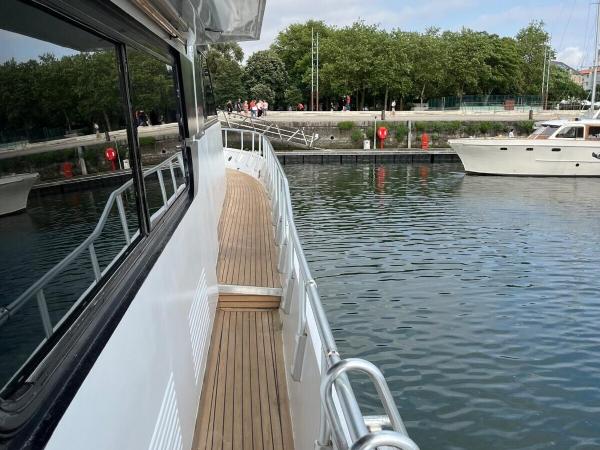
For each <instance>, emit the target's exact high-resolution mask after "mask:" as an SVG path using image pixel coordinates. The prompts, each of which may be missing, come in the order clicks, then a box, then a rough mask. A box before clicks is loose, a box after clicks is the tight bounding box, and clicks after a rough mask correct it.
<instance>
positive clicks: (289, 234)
mask: <svg viewBox="0 0 600 450" xmlns="http://www.w3.org/2000/svg"><path fill="white" fill-rule="evenodd" d="M234 133H235V134H243V133H247V134H248V136H247V139H248V140H250V139H251V142H252V144H251V149H250V150H248V152H252V153H255V154H257V155H260V156H261V157H262V158H264V162H265V165H266V168H265V173H264V183H265V186H266V189H267V192H268V193H269V195H270V197H271V202H272V210H273V224H274V226H275V240H276V244H277V246H278V247H279V258H278V264H277V268H278V270H279V272H280V273H281V274H282V278H283V283H282V284H283V287H284V294H283V299H282V304H281V309H282V311H283V312H284V313H285V314H289V313H290V310H291V306H292V303H294V302H297V303H298V307H299V314H298V325H297V331H296V348H295V352H294V356H293V358H292V362H291V367H290V374H291V377H292V379H293V380H294V381H299V380H300V377H301V373H302V366H303V364H304V353H305V349H306V345H307V340H308V328H307V327H308V324H307V313H308V311H307V308H308V306H309V305H310V309H311V310H312V313H313V315H314V318H315V321H316V325H317V329H318V334H319V337H320V340H321V344H322V347H321V355H320V356H321V358H322V359H323V362H324V364H323V365H322V366H321V367H322V368H321V407H322V411H321V426H320V428H321V429H320V432H319V438H318V441H317V446H318V448H321V449H326V448H331V444H332V443H333V444H334V446H335V448H336V449H340V450H342V449H351V450H359V449H360V450H370V449H375V448H377V447H379V446H388V447H392V448H397V449H402V450H418V448H419V447H418V446H417V445H416V444H415V443H414V442H413V441H412V440H411V439H410V438H409V437H408V435H407V433H406V428H405V427H404V424H403V422H402V418H401V417H400V414H399V412H398V409H397V408H396V405H395V403H394V399H393V396H392V394H391V392H390V390H389V387H388V385H387V382H386V381H385V378H384V377H383V374H382V373H381V371H380V370H379V369H378V368H377V367H375V366H374V365H373V364H371V363H369V362H367V361H364V360H360V359H342V358H341V357H340V354H339V353H338V349H337V346H336V343H335V339H334V337H333V334H332V332H331V328H330V326H329V322H328V320H327V317H326V314H325V311H324V309H323V305H322V304H321V299H320V297H319V292H318V289H317V283H316V282H315V280H314V279H313V277H312V275H311V273H310V269H309V267H308V263H307V261H306V257H305V255H304V251H303V249H302V245H301V243H300V238H299V236H298V231H297V229H296V225H295V223H294V217H293V208H292V202H291V198H290V194H289V184H288V180H287V177H286V176H285V173H284V171H283V168H282V166H281V164H280V162H279V160H278V159H277V156H276V155H275V151H274V150H273V147H272V145H271V143H270V142H269V139H268V138H266V137H265V135H263V134H259V133H256V132H247V131H242V130H237V129H228V128H224V129H223V139H224V143H225V146H226V147H228V144H229V142H231V139H229V138H230V134H234ZM255 141H256V142H255ZM239 143H240V144H241V145H240V147H239V148H238V150H244V147H243V137H242V136H240V139H239ZM228 148H232V149H234V148H233V147H228ZM350 371H358V372H363V373H366V374H367V375H368V376H369V378H370V380H371V381H372V382H373V385H374V387H375V389H376V391H377V393H378V396H379V399H380V400H381V403H382V406H383V409H384V410H385V412H386V414H387V418H388V419H389V422H390V424H391V426H392V428H393V431H387V430H383V431H375V432H369V430H368V428H367V425H366V423H365V416H363V414H362V412H361V410H360V407H359V405H358V401H357V400H356V397H355V395H354V392H353V390H352V387H351V385H350V381H349V379H348V377H347V373H348V372H350Z"/></svg>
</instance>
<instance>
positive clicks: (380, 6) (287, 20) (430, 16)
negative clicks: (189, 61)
mask: <svg viewBox="0 0 600 450" xmlns="http://www.w3.org/2000/svg"><path fill="white" fill-rule="evenodd" d="M399 3H400V2H397V1H393V0H371V1H369V2H365V1H363V0H344V1H343V2H341V1H340V0H305V1H303V0H270V1H269V0H267V7H266V10H265V17H264V20H263V29H262V33H261V39H260V40H259V41H254V42H245V43H242V44H241V45H242V48H243V49H244V52H245V53H246V55H247V56H248V55H250V54H252V53H253V52H255V51H257V50H263V49H265V48H267V47H269V45H271V43H272V42H273V40H274V39H275V37H276V36H277V33H279V32H280V31H282V30H284V29H285V28H286V27H287V26H289V25H291V24H293V23H302V22H305V21H307V20H310V19H315V20H322V21H324V22H325V23H327V24H329V25H335V26H347V25H351V24H352V23H353V22H355V21H357V20H359V19H360V20H364V21H365V22H366V23H369V24H378V25H380V26H382V27H383V28H386V29H392V28H403V29H410V30H416V29H425V28H427V26H429V25H434V24H436V23H437V22H439V21H442V20H443V19H444V17H446V16H447V15H448V14H460V12H461V10H463V9H467V8H469V7H472V5H473V4H474V0H429V1H418V0H410V1H403V2H402V3H400V4H399Z"/></svg>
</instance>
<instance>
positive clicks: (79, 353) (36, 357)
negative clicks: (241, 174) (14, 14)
mask: <svg viewBox="0 0 600 450" xmlns="http://www.w3.org/2000/svg"><path fill="white" fill-rule="evenodd" d="M20 1H22V2H23V3H25V4H28V5H30V6H33V7H36V8H38V9H40V10H42V11H43V12H45V13H47V14H50V15H52V16H54V17H56V18H58V19H60V20H61V21H64V22H66V23H69V24H70V25H73V26H76V27H78V28H80V29H82V30H83V31H86V32H89V33H92V34H94V35H96V36H98V37H100V38H102V39H104V40H106V41H107V42H110V43H111V44H113V45H114V46H115V56H116V58H117V64H118V69H119V88H120V91H121V104H122V106H123V108H124V109H125V111H124V112H125V120H126V124H127V139H128V144H129V145H128V147H129V153H130V154H129V157H130V161H131V168H132V177H133V184H134V190H135V194H136V195H135V196H136V209H137V212H138V222H139V230H140V234H139V236H138V237H137V239H135V240H134V241H132V242H131V245H130V246H129V247H128V248H127V249H126V251H125V252H124V253H123V254H122V255H121V256H120V257H119V258H118V259H117V260H116V261H115V263H114V264H113V266H112V268H111V269H110V270H109V271H108V273H107V274H106V275H105V276H104V277H103V278H102V279H101V280H100V282H98V283H97V284H96V285H95V286H94V287H93V288H92V289H91V290H90V292H89V293H88V294H87V295H86V296H85V298H84V299H82V301H81V303H80V304H79V306H78V307H77V308H76V309H75V310H74V311H72V312H71V314H69V315H68V316H66V318H65V320H64V322H63V323H62V325H61V326H60V327H58V328H57V329H56V331H55V333H54V334H53V335H52V336H51V338H50V339H48V341H47V342H46V343H44V344H43V345H42V346H41V347H40V348H38V349H37V350H36V352H35V353H34V354H33V355H32V357H30V359H29V360H28V361H27V362H26V363H25V364H24V366H23V367H22V368H21V369H20V370H19V371H18V378H15V379H13V382H11V383H9V385H7V387H6V389H4V390H3V391H2V392H0V447H4V446H6V447H7V448H39V447H42V446H44V445H45V444H46V443H47V441H48V439H49V438H50V437H51V435H52V432H53V431H54V429H55V427H56V426H57V424H58V422H59V421H60V418H61V417H62V415H63V414H64V412H65V411H66V409H67V408H68V406H69V404H70V402H71V400H72V399H73V397H74V396H75V394H76V392H77V390H78V388H79V386H80V385H81V384H82V383H83V381H84V380H85V377H86V376H87V374H88V373H89V371H90V370H91V368H92V366H93V364H94V362H95V361H96V359H97V358H98V356H99V355H100V353H101V352H102V350H103V348H104V346H105V345H106V343H107V342H108V340H109V339H110V336H111V335H112V333H113V332H114V330H115V329H116V327H117V326H118V324H119V322H120V320H121V318H122V317H123V315H124V314H125V312H126V311H127V309H128V307H129V305H130V304H131V302H132V301H133V298H134V297H135V295H136V294H137V292H138V290H139V288H140V287H141V285H142V283H143V282H144V280H145V279H146V277H147V275H148V273H149V272H150V270H151V269H152V267H153V265H154V263H155V262H156V260H157V259H158V257H159V256H160V254H161V252H162V250H163V249H164V247H165V246H166V245H167V243H168V241H169V239H170V237H171V236H172V234H173V233H174V231H175V229H176V228H177V226H178V224H179V222H180V221H181V219H182V218H183V216H184V215H185V213H186V212H187V209H188V208H189V206H190V204H191V201H192V199H193V192H194V189H193V180H194V173H193V165H192V157H191V149H190V147H189V146H188V145H187V139H189V138H190V136H189V130H188V128H187V113H186V108H185V95H184V90H183V80H182V78H181V68H180V59H179V58H181V57H182V56H181V54H180V53H179V52H177V51H176V50H175V49H174V48H173V47H172V46H170V45H169V44H168V43H167V42H164V41H157V38H156V36H155V35H153V34H152V33H151V32H150V31H148V30H145V29H142V28H139V27H138V29H137V30H136V32H138V33H140V36H141V37H140V39H139V43H137V42H132V41H131V40H129V39H121V35H120V34H119V31H118V30H117V28H118V27H115V32H114V33H112V32H106V30H101V29H99V28H97V27H91V26H89V25H87V24H86V23H84V22H83V21H82V20H81V19H80V18H78V17H76V16H77V14H70V13H66V12H65V11H62V10H60V9H59V8H56V7H50V6H49V5H46V4H44V5H41V4H39V3H38V2H35V1H32V0H20ZM49 3H55V2H52V1H51V2H49ZM94 7H95V6H94ZM98 8H103V10H106V11H108V12H109V13H111V12H112V13H113V14H115V15H119V14H120V15H121V16H123V14H124V13H123V12H122V11H120V10H119V9H118V8H117V7H116V6H115V5H106V4H103V5H100V6H98ZM122 18H123V20H124V21H131V18H129V17H122ZM138 26H139V24H138ZM144 33H146V34H144ZM125 41H127V42H125ZM144 42H151V43H152V46H151V48H150V47H148V46H146V45H144V44H143V43H144ZM128 46H132V47H135V48H136V49H138V50H141V51H144V52H146V53H148V54H150V55H152V56H154V57H159V59H162V60H164V61H165V62H166V63H169V64H172V67H173V75H174V79H175V80H174V81H175V90H176V96H177V108H178V110H179V117H180V120H179V128H180V138H181V139H182V150H183V158H184V162H185V167H184V175H185V179H186V187H185V190H184V192H182V193H181V195H179V196H178V197H177V199H176V200H175V201H174V202H173V204H172V205H171V206H170V207H169V208H168V209H167V210H166V211H165V214H163V215H162V216H161V217H160V218H159V219H158V220H157V221H156V223H155V225H154V227H153V229H151V228H150V215H149V210H148V208H147V204H145V202H146V201H145V198H146V197H145V185H144V177H143V173H142V172H143V169H142V166H141V154H140V149H139V145H138V140H137V129H136V127H135V126H134V117H133V114H134V111H133V108H132V101H131V84H130V80H129V68H128V65H127V47H128ZM157 49H159V50H161V51H159V52H157ZM169 60H170V61H171V62H169Z"/></svg>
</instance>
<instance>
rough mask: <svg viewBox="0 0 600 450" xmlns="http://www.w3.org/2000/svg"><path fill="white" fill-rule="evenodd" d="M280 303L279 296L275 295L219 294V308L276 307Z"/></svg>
mask: <svg viewBox="0 0 600 450" xmlns="http://www.w3.org/2000/svg"><path fill="white" fill-rule="evenodd" d="M280 303H281V297H280V296H275V295H239V294H221V295H219V308H230V309H234V308H237V309H256V308H265V309H277V308H279V304H280Z"/></svg>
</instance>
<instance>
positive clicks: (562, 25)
mask: <svg viewBox="0 0 600 450" xmlns="http://www.w3.org/2000/svg"><path fill="white" fill-rule="evenodd" d="M595 9H596V6H595V5H592V1H591V0H562V1H558V0H543V1H541V0H502V1H498V0H495V1H482V0H366V1H365V0H267V6H266V10H265V16H264V20H263V28H262V35H261V39H260V40H259V41H253V42H245V43H242V48H243V49H244V52H245V53H246V56H248V55H250V54H251V53H252V52H254V51H256V50H263V49H265V48H268V47H269V45H271V43H272V42H273V40H274V39H275V37H276V36H277V33H278V32H279V31H281V30H284V29H285V28H286V27H287V26H288V25H290V24H292V23H299V22H305V21H307V20H309V19H315V20H323V21H324V22H326V23H327V24H329V25H336V26H346V25H351V24H352V23H353V22H354V21H356V20H358V19H362V20H364V21H365V22H366V23H368V24H378V25H380V26H381V27H383V28H385V29H388V30H390V29H394V28H400V29H402V30H404V31H424V30H425V29H427V28H429V27H432V26H433V27H439V28H441V29H443V30H454V31H456V30H460V29H461V28H462V27H467V28H472V29H474V30H477V31H487V32H489V33H495V34H498V35H501V36H514V35H516V34H517V32H518V31H519V29H521V28H523V27H524V26H527V24H528V23H529V22H531V21H532V20H543V21H544V22H545V24H546V30H547V31H548V32H549V33H550V34H551V36H552V45H553V47H554V49H555V50H556V51H557V54H558V58H557V59H558V60H559V61H562V62H564V63H566V64H569V65H570V66H572V67H574V68H580V67H585V66H588V65H591V64H592V53H593V52H592V48H593V45H594V27H595V23H594V22H595V13H596V11H595Z"/></svg>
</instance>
